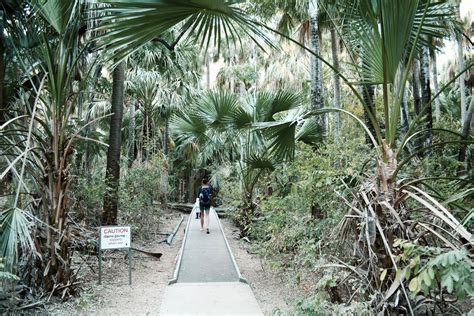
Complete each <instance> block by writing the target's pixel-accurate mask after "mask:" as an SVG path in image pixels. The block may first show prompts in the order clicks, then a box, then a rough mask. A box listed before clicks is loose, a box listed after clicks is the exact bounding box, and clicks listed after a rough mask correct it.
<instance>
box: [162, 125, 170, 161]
mask: <svg viewBox="0 0 474 316" xmlns="http://www.w3.org/2000/svg"><path fill="white" fill-rule="evenodd" d="M169 132H170V121H169V119H168V118H166V119H165V128H164V131H163V152H164V154H165V155H168V152H169V144H168V143H169V142H168V140H169Z"/></svg>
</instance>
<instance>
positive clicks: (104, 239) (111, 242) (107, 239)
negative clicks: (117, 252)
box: [100, 226, 131, 250]
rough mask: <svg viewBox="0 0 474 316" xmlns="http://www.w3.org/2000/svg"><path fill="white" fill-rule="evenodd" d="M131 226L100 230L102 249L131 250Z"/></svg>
mask: <svg viewBox="0 0 474 316" xmlns="http://www.w3.org/2000/svg"><path fill="white" fill-rule="evenodd" d="M130 236H131V232H130V226H107V227H101V228H100V249H101V250H105V249H120V248H130Z"/></svg>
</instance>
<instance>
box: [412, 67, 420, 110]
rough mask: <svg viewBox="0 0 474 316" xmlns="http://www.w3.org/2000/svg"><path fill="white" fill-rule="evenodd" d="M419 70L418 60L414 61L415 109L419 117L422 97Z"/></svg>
mask: <svg viewBox="0 0 474 316" xmlns="http://www.w3.org/2000/svg"><path fill="white" fill-rule="evenodd" d="M419 72H420V71H419V69H418V60H416V59H415V60H413V65H412V81H411V84H412V88H413V108H414V110H415V114H416V115H418V114H419V113H420V111H421V96H420V84H419V82H418V80H419Z"/></svg>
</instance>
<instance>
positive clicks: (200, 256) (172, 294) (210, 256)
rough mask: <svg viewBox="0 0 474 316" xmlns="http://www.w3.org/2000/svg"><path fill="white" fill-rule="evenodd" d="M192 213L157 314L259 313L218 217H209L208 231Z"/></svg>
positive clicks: (212, 212)
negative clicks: (204, 229) (203, 228)
mask: <svg viewBox="0 0 474 316" xmlns="http://www.w3.org/2000/svg"><path fill="white" fill-rule="evenodd" d="M195 218H196V215H195V214H191V215H190V218H189V220H188V224H187V228H186V234H185V237H184V240H183V245H182V248H181V253H180V256H179V258H178V262H177V266H176V270H175V275H174V279H173V280H171V281H170V285H169V286H168V287H167V288H166V290H165V294H164V296H163V301H162V303H161V310H160V315H189V314H193V315H196V314H202V315H210V314H214V315H216V314H219V315H241V314H247V315H262V312H261V311H260V308H259V306H258V303H257V301H256V299H255V296H254V294H253V292H252V289H251V288H250V286H249V285H248V284H246V283H245V280H244V279H243V278H242V276H241V275H240V272H239V269H238V267H237V264H236V263H235V260H234V258H233V255H232V253H231V250H230V248H229V247H228V244H227V241H226V239H225V236H224V233H223V230H222V227H221V224H220V221H219V218H218V216H217V214H216V213H215V212H214V211H211V216H210V234H206V232H205V231H201V230H200V228H201V224H200V220H198V219H195Z"/></svg>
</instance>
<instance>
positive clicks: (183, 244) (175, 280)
mask: <svg viewBox="0 0 474 316" xmlns="http://www.w3.org/2000/svg"><path fill="white" fill-rule="evenodd" d="M192 215H193V211H191V213H189V216H188V223H187V224H186V228H185V230H184V236H183V241H182V242H181V249H180V250H179V255H178V261H177V262H176V268H175V269H174V273H173V278H172V279H171V280H169V281H168V285H171V284H175V283H176V282H178V275H179V268H180V267H181V261H182V260H183V252H184V246H185V244H186V239H187V237H188V231H189V224H190V223H191V218H192V217H193V216H192Z"/></svg>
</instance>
